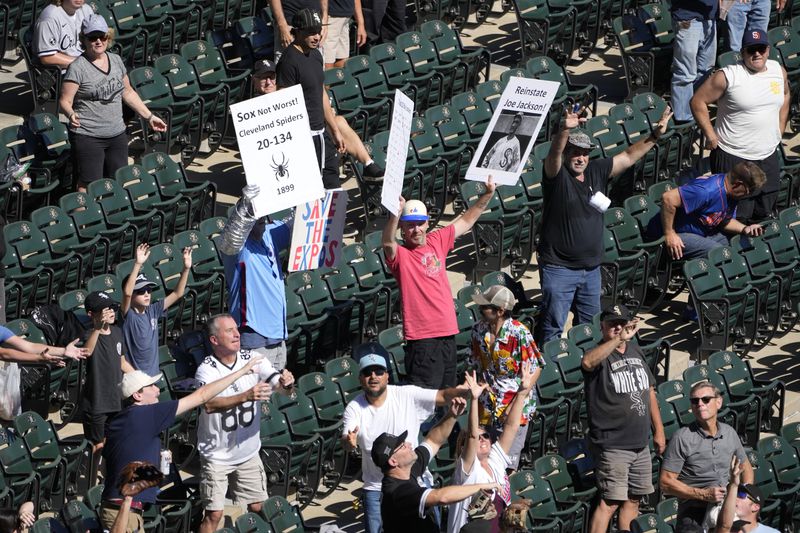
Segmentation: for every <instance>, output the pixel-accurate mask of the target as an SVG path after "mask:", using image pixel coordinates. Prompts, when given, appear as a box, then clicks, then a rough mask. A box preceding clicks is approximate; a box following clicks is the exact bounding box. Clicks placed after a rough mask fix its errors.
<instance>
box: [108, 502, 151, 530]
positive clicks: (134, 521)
mask: <svg viewBox="0 0 800 533" xmlns="http://www.w3.org/2000/svg"><path fill="white" fill-rule="evenodd" d="M118 514H119V509H114V508H112V507H108V506H106V504H105V502H103V504H102V505H101V506H100V521H101V522H102V523H103V527H104V528H106V529H108V530H109V531H110V530H111V529H112V528H113V527H114V521H115V520H116V519H117V515H118ZM125 532H126V533H144V519H143V518H142V515H141V514H139V512H138V511H136V510H135V509H131V510H130V512H129V513H128V525H127V526H126V528H125Z"/></svg>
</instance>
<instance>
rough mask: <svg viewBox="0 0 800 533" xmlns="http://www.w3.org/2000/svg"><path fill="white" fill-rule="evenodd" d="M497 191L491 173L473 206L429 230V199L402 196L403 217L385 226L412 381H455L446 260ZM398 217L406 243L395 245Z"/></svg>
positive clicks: (432, 384)
mask: <svg viewBox="0 0 800 533" xmlns="http://www.w3.org/2000/svg"><path fill="white" fill-rule="evenodd" d="M494 190H495V184H494V181H493V180H492V177H491V176H489V179H488V181H487V183H486V192H484V193H483V195H481V197H480V198H478V200H477V201H476V202H475V203H474V204H472V206H470V208H469V209H467V210H466V211H465V212H464V213H463V214H462V215H461V216H460V217H458V218H457V219H455V220H454V221H453V223H452V224H451V225H449V226H447V227H444V228H442V229H438V230H435V231H432V232H431V233H430V234H428V233H427V231H428V220H429V219H428V210H427V209H426V208H425V204H424V203H422V202H420V201H419V200H409V201H408V202H406V201H405V199H404V198H403V197H402V196H401V197H400V219H399V221H398V218H397V217H396V216H394V215H390V216H389V220H388V222H387V223H386V227H385V228H383V252H384V254H385V255H386V262H387V264H388V265H389V268H391V270H392V274H393V275H394V277H395V278H396V279H397V283H398V284H399V285H400V297H401V300H402V306H403V334H404V336H405V340H406V350H405V351H406V354H405V366H406V371H407V372H408V381H409V383H411V384H412V385H418V386H420V387H425V388H428V389H443V388H447V387H454V386H455V384H456V342H455V334H456V333H458V325H457V324H456V313H455V307H454V305H453V295H452V292H451V290H450V283H449V282H448V280H447V267H446V266H445V260H446V258H447V254H448V252H449V251H450V250H452V249H453V245H454V243H455V240H456V239H457V238H458V237H460V236H462V235H463V234H465V233H466V232H468V231H469V230H470V229H472V226H473V225H474V224H475V222H476V221H477V220H478V217H480V216H481V213H483V210H484V209H485V208H486V206H487V205H488V204H489V200H490V199H491V198H492V195H493V194H494ZM398 222H399V226H400V232H401V235H402V237H403V246H398V244H397V239H396V233H397V226H398Z"/></svg>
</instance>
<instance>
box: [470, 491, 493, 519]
mask: <svg viewBox="0 0 800 533" xmlns="http://www.w3.org/2000/svg"><path fill="white" fill-rule="evenodd" d="M467 516H469V519H470V520H492V519H494V518H495V517H496V516H497V508H496V507H495V506H494V499H493V498H492V492H491V491H485V490H482V491H480V492H478V493H477V494H476V495H475V496H473V497H472V501H471V502H470V504H469V507H467Z"/></svg>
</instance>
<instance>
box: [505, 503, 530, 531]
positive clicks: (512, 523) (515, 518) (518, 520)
mask: <svg viewBox="0 0 800 533" xmlns="http://www.w3.org/2000/svg"><path fill="white" fill-rule="evenodd" d="M531 505H533V501H531V500H528V499H527V498H521V499H519V500H514V501H513V502H511V503H510V504H509V505H508V507H506V508H505V510H504V511H503V516H502V517H501V518H500V530H501V531H526V530H527V529H528V526H527V525H526V519H527V516H528V509H530V508H531Z"/></svg>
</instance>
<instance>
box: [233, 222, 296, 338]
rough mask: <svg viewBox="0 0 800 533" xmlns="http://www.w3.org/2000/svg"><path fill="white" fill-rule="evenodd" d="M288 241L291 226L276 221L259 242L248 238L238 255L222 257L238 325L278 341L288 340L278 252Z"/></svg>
mask: <svg viewBox="0 0 800 533" xmlns="http://www.w3.org/2000/svg"><path fill="white" fill-rule="evenodd" d="M289 244H291V230H290V229H289V226H287V225H286V223H284V222H283V221H276V222H272V223H270V224H267V225H266V227H265V228H264V235H263V237H262V239H261V240H260V241H258V240H255V239H250V238H248V239H247V241H245V244H244V247H242V249H241V251H240V252H239V253H238V254H236V255H224V256H222V262H223V264H224V265H225V280H226V281H227V283H228V308H229V310H230V313H231V316H233V319H234V320H235V321H236V323H237V324H238V325H239V328H245V327H249V328H251V329H252V330H253V331H255V332H256V333H258V334H259V335H261V336H262V337H264V338H266V339H274V340H276V341H281V340H285V339H286V291H285V289H284V285H283V273H282V272H281V263H280V258H279V257H278V254H279V253H280V251H281V250H283V249H284V248H288V247H289ZM242 340H243V341H244V339H242ZM242 347H243V348H244V347H246V346H244V345H242ZM258 347H259V346H248V347H247V348H250V349H252V348H258Z"/></svg>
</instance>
